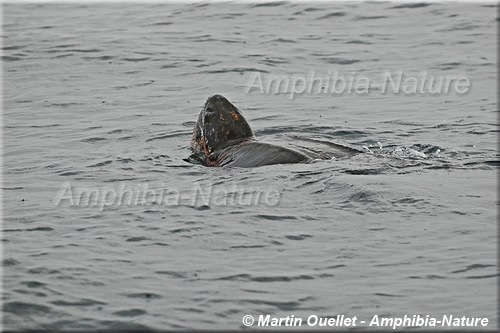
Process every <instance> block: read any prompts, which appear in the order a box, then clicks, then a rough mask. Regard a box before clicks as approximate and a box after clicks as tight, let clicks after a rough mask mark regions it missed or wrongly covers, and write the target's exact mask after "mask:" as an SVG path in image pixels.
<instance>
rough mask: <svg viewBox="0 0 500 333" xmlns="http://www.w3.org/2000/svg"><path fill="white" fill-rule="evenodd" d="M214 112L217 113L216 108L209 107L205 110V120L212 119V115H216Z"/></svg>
mask: <svg viewBox="0 0 500 333" xmlns="http://www.w3.org/2000/svg"><path fill="white" fill-rule="evenodd" d="M214 114H215V111H214V109H212V108H207V109H206V110H205V121H208V120H210V118H212V117H213V116H214Z"/></svg>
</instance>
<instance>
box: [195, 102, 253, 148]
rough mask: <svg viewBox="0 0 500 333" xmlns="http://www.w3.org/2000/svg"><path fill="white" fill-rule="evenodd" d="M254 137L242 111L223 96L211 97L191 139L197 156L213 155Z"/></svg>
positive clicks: (204, 107) (199, 117)
mask: <svg viewBox="0 0 500 333" xmlns="http://www.w3.org/2000/svg"><path fill="white" fill-rule="evenodd" d="M252 137H253V132H252V130H251V128H250V126H249V125H248V123H247V121H246V120H245V118H244V117H243V115H242V114H241V112H240V110H238V108H237V107H236V106H234V105H233V104H232V103H231V102H230V101H228V100H227V98H225V97H224V96H222V95H212V96H210V97H209V98H208V99H207V101H206V102H205V105H204V106H203V109H202V110H201V112H200V115H199V116H198V121H197V122H196V125H195V126H194V130H193V137H192V138H191V150H192V151H193V153H194V154H195V155H198V156H200V157H201V156H202V155H203V156H204V157H208V156H209V155H210V154H211V153H213V152H215V151H218V150H220V149H223V148H226V147H229V146H231V145H234V144H237V143H240V142H242V141H245V140H248V139H250V138H252Z"/></svg>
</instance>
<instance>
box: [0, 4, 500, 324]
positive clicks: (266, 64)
mask: <svg viewBox="0 0 500 333" xmlns="http://www.w3.org/2000/svg"><path fill="white" fill-rule="evenodd" d="M2 11H3V13H2V15H3V17H2V30H3V32H2V39H1V40H2V65H3V75H2V78H3V108H2V116H3V124H2V136H3V152H2V175H3V184H2V195H3V201H2V204H3V210H2V238H1V239H2V244H3V248H2V257H3V261H2V304H3V310H2V313H3V326H4V329H8V330H27V329H36V330H56V331H57V330H68V329H79V330H96V329H104V330H111V329H128V330H131V329H140V330H154V329H159V330H176V329H181V328H185V329H244V328H245V326H244V324H243V322H242V319H243V317H244V316H245V315H251V316H253V317H254V318H255V319H256V322H257V318H258V317H259V316H260V315H271V316H273V317H286V316H294V317H296V318H308V316H310V315H317V316H318V317H334V318H335V316H340V315H344V316H350V317H353V316H357V318H359V320H364V321H366V324H364V325H362V324H359V325H358V326H357V328H360V327H361V328H363V327H365V328H366V327H368V323H369V322H370V320H371V318H372V317H373V316H375V315H378V316H380V317H387V318H396V317H403V316H404V315H407V316H413V315H421V316H426V315H429V316H430V317H436V318H440V317H442V316H443V315H453V316H456V317H463V316H466V317H480V318H487V319H488V320H489V323H488V326H486V327H478V328H481V329H490V330H492V329H495V328H496V327H498V311H497V295H498V293H497V291H498V290H497V282H498V266H497V257H496V253H497V242H498V232H497V218H498V217H497V208H498V207H497V205H498V202H497V185H498V184H497V175H498V165H499V158H498V149H497V135H498V104H497V100H496V97H497V94H498V87H497V81H498V77H497V73H498V70H497V67H496V60H497V39H498V35H497V26H498V6H497V4H495V3H492V2H490V3H482V4H476V3H459V4H444V3H413V4H405V3H400V2H363V3H361V2H354V3H341V2H335V3H318V2H310V3H307V2H304V3H297V2H271V3H243V4H234V3H154V2H153V3H144V4H140V3H129V2H124V3H111V4H83V3H82V4H56V3H54V4H49V3H44V4H4V5H3V8H2ZM398 71H402V72H403V73H405V75H407V76H408V77H413V76H417V75H422V73H424V72H425V73H427V75H428V76H429V77H436V78H438V77H452V76H454V77H459V78H460V77H465V78H467V79H468V80H469V83H470V87H469V89H468V91H467V92H466V93H465V94H461V93H460V94H459V93H457V92H456V91H453V90H452V91H449V92H448V93H441V94H431V93H428V92H427V93H426V92H424V93H420V92H417V93H414V92H412V91H409V92H406V93H405V92H403V93H402V92H401V91H400V92H399V93H393V92H389V91H386V92H382V89H381V87H380V86H376V85H375V86H371V87H370V89H369V91H368V92H367V93H364V92H361V93H356V92H352V91H351V92H346V91H344V92H343V93H330V92H328V91H326V92H325V90H327V89H323V90H322V91H321V92H318V91H316V90H313V91H311V92H310V93H307V92H304V93H297V94H295V95H294V96H293V98H291V97H292V96H291V94H290V93H289V92H287V91H278V93H274V92H272V91H271V92H270V93H266V92H265V91H264V93H262V92H261V91H260V90H259V89H256V88H255V89H250V91H248V90H249V82H254V81H252V79H253V78H256V77H257V75H260V77H261V78H262V79H263V80H266V79H269V78H273V77H280V78H282V77H290V78H293V77H307V75H310V74H311V73H312V72H314V73H313V74H314V75H315V76H318V77H324V78H325V80H326V77H331V76H333V75H334V73H338V74H339V73H340V75H342V76H343V77H344V78H346V79H349V78H351V77H352V78H358V77H361V76H362V77H368V78H370V79H371V80H373V81H374V82H375V81H377V80H378V81H380V80H379V78H380V77H381V75H382V73H387V72H389V73H397V72H398ZM322 84H325V82H323V83H322ZM323 88H325V87H323ZM410 90H411V89H410ZM214 93H219V94H222V95H224V96H225V97H227V98H228V99H230V100H231V101H232V102H233V103H234V104H235V105H236V106H238V107H239V108H240V109H241V111H242V113H243V115H244V116H245V117H246V119H247V121H248V122H249V124H250V126H251V127H252V129H253V130H254V132H255V135H256V137H257V138H258V139H260V140H263V141H267V142H276V143H280V144H288V143H290V142H293V140H294V139H293V137H296V136H299V137H301V138H310V139H318V140H323V141H331V142H340V143H343V144H346V145H349V146H351V147H354V148H357V149H359V150H362V151H363V153H361V154H358V155H355V156H353V157H351V158H339V159H332V160H319V161H314V162H313V163H307V164H294V165H272V166H265V167H259V168H250V169H241V168H207V167H204V166H201V165H195V164H191V163H189V162H187V161H186V160H185V159H186V158H187V157H188V156H189V154H190V150H189V141H190V138H191V133H192V129H193V126H194V123H195V121H196V119H197V117H198V114H199V112H200V109H201V106H202V105H203V103H204V101H205V100H206V98H207V97H208V96H209V95H211V94H214ZM85 190H88V191H94V190H95V191H97V192H96V193H97V195H96V196H94V197H93V198H92V200H89V201H88V202H87V204H85V201H84V200H83V201H80V204H77V203H76V199H75V200H73V198H74V197H75V196H76V193H77V192H78V191H85ZM148 191H149V192H148ZM120 195H121V196H122V199H123V198H125V199H123V200H119V199H118V198H119V197H120ZM127 195H128V198H132V199H131V200H127ZM160 195H162V197H160ZM70 198H71V200H70ZM95 198H97V199H96V201H94V199H95ZM255 325H256V324H254V326H253V327H254V328H255V327H256V326H255ZM302 328H303V329H306V328H308V327H307V326H302ZM348 328H352V327H348ZM438 328H441V327H438Z"/></svg>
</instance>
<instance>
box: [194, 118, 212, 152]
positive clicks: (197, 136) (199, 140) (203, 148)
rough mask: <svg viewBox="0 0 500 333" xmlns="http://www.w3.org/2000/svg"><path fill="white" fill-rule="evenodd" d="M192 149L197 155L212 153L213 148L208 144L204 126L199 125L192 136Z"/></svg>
mask: <svg viewBox="0 0 500 333" xmlns="http://www.w3.org/2000/svg"><path fill="white" fill-rule="evenodd" d="M191 149H192V150H193V152H194V153H195V154H197V155H203V156H205V157H208V156H209V155H210V154H211V153H212V149H211V148H210V147H209V146H208V143H207V140H206V137H205V135H204V132H203V127H202V126H199V125H198V126H197V127H196V129H195V131H194V133H193V137H192V138H191Z"/></svg>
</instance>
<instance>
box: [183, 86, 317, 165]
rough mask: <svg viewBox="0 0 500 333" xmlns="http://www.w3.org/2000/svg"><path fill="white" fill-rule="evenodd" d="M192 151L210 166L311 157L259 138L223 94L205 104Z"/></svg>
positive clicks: (199, 159)
mask: <svg viewBox="0 0 500 333" xmlns="http://www.w3.org/2000/svg"><path fill="white" fill-rule="evenodd" d="M191 150H192V151H193V155H192V156H191V157H192V158H194V159H196V160H198V161H199V162H201V163H202V164H203V165H206V166H210V167H221V166H226V165H227V166H233V167H243V168H251V167H258V166H263V165H272V164H288V163H303V162H308V161H310V160H311V159H310V158H309V157H308V156H307V155H305V154H303V153H301V152H298V151H295V150H293V149H289V148H285V147H280V146H276V145H272V144H268V143H262V142H258V141H256V140H255V137H254V134H253V132H252V129H251V128H250V126H249V125H248V123H247V121H246V120H245V118H244V117H243V115H242V114H241V112H240V110H238V108H237V107H236V106H234V105H233V104H232V103H231V102H229V101H228V100H227V99H226V98H225V97H224V96H221V95H213V96H210V97H209V98H208V99H207V101H206V103H205V105H204V106H203V109H202V110H201V112H200V115H199V117H198V121H197V122H196V125H195V127H194V130H193V136H192V138H191Z"/></svg>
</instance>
